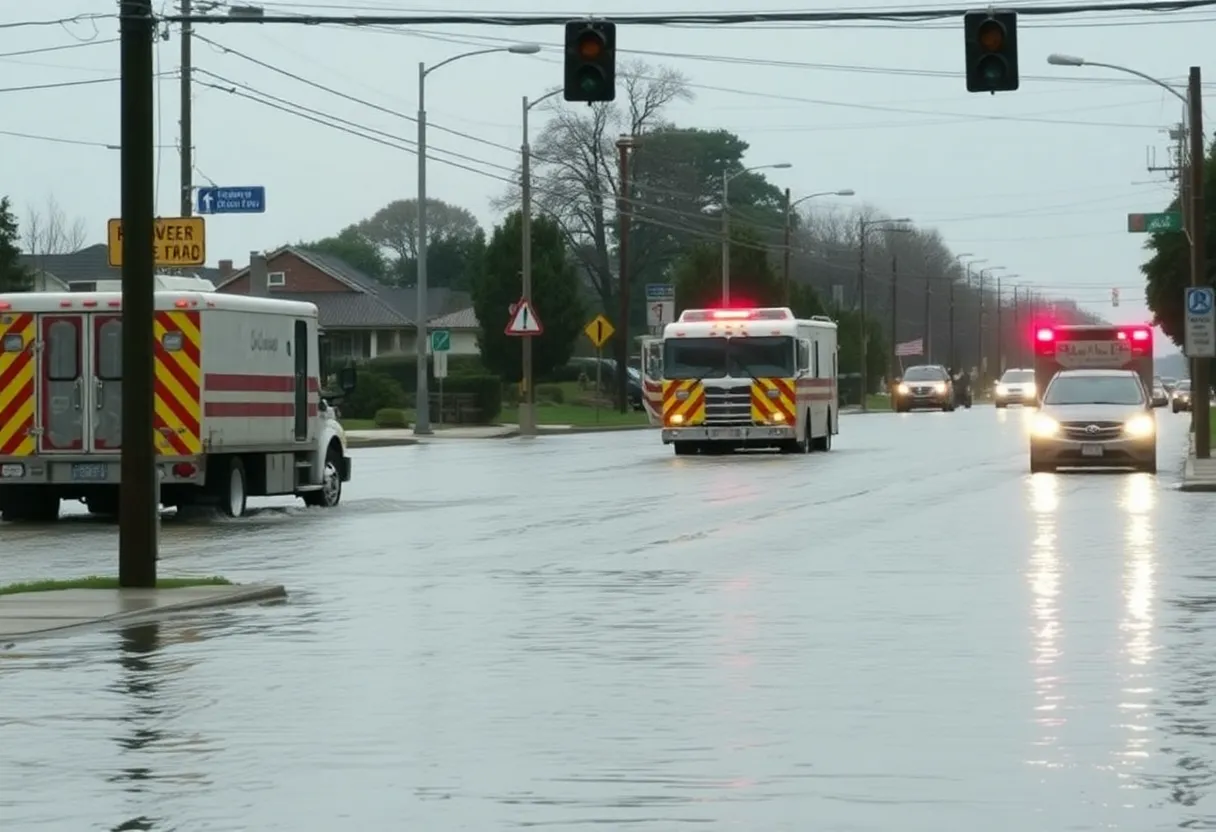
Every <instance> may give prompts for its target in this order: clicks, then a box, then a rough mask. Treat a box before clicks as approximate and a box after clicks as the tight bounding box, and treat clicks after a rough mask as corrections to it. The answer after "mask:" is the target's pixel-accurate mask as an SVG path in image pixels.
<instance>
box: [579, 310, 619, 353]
mask: <svg viewBox="0 0 1216 832" xmlns="http://www.w3.org/2000/svg"><path fill="white" fill-rule="evenodd" d="M583 332H585V333H587V337H588V338H590V339H591V343H593V344H595V348H596V349H597V350H598V349H600V348H601V347H603V346H604V344H606V343H607V342H608V339H609V338H611V337H612V333H614V332H616V330H615V329H613V328H612V324H610V323H608V319H607V318H605V317H604V316H603V315H596V316H595V320H593V321H592V322H591V323H589V324H587V325H586V326H585V327H583Z"/></svg>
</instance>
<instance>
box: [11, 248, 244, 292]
mask: <svg viewBox="0 0 1216 832" xmlns="http://www.w3.org/2000/svg"><path fill="white" fill-rule="evenodd" d="M20 261H21V263H22V264H23V265H24V266H26V268H28V269H29V270H30V272H31V273H32V274H33V275H34V287H33V291H35V292H92V291H96V290H97V289H99V288H100V289H102V290H103V291H104V290H108V289H118V288H121V286H122V269H115V268H112V267H111V266H110V255H109V249H108V247H107V246H106V244H105V243H98V244H97V245H93V246H87V247H85V248H82V249H80V250H79V251H73V252H71V253H70V254H23V255H21V258H20ZM158 271H169V270H165V269H160V270H158ZM172 271H174V272H176V273H177V274H179V275H184V276H195V277H201V278H203V279H204V280H208V281H210V282H211V283H214V282H215V281H216V280H218V279H219V276H220V270H219V269H209V268H206V267H202V266H200V267H191V268H183V269H174V270H172ZM99 284H100V286H99Z"/></svg>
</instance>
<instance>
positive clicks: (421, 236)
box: [414, 43, 540, 435]
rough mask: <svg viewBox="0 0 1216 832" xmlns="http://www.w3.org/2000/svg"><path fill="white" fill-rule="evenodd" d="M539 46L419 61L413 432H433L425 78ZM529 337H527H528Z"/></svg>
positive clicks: (531, 52) (515, 46)
mask: <svg viewBox="0 0 1216 832" xmlns="http://www.w3.org/2000/svg"><path fill="white" fill-rule="evenodd" d="M539 51H540V46H539V45H537V44H535V43H513V44H511V45H510V46H500V47H495V48H494V49H475V50H473V51H472V52H462V53H461V54H459V55H453V56H452V57H450V58H446V59H444V60H442V61H440V62H439V63H437V64H435V65H434V66H432V67H428V66H427V65H426V64H425V63H423V62H421V61H419V63H418V243H417V252H418V311H417V313H416V315H415V317H416V319H417V320H416V321H415V323H414V326H415V329H416V330H417V338H416V339H415V346H414V350H415V352H416V353H417V361H418V384H417V390H416V392H415V396H414V411H415V417H414V433H415V434H418V435H428V434H430V433H431V397H430V393H429V391H428V389H427V388H428V386H429V381H430V379H429V369H430V368H429V367H428V364H429V361H428V359H427V339H428V338H429V337H430V333H429V332H428V330H427V324H428V323H429V321H428V316H427V302H426V289H427V286H426V280H427V274H426V249H427V245H426V235H427V227H426V78H427V76H428V75H430V74H431V73H432V72H434V71H435V70H437V69H439V68H440V67H444V66H447V65H448V64H450V63H453V62H455V61H459V60H462V59H464V58H472V57H474V56H476V55H489V54H491V53H494V52H507V53H510V54H512V55H535V54H536V53H537V52H539ZM525 340H526V338H525Z"/></svg>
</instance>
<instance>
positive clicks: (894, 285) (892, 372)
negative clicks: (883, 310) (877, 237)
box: [887, 251, 899, 381]
mask: <svg viewBox="0 0 1216 832" xmlns="http://www.w3.org/2000/svg"><path fill="white" fill-rule="evenodd" d="M898 310H899V262H898V261H897V259H896V256H895V252H894V251H892V252H891V352H890V353H888V355H890V356H891V365H890V369H889V370H888V371H887V378H888V379H890V380H891V381H894V380H895V376H896V368H897V367H899V356H898V355H896V346H895V345H896V343H897V342H898V341H899V314H898Z"/></svg>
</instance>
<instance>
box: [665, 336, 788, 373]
mask: <svg viewBox="0 0 1216 832" xmlns="http://www.w3.org/2000/svg"><path fill="white" fill-rule="evenodd" d="M793 375H794V339H793V338H790V337H788V336H775V337H774V336H765V337H762V338H751V337H746V338H670V339H668V340H667V341H666V342H665V344H664V348H663V376H664V377H665V378H669V379H682V378H725V377H726V376H730V377H732V378H749V377H754V378H789V377H791V376H793Z"/></svg>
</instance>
